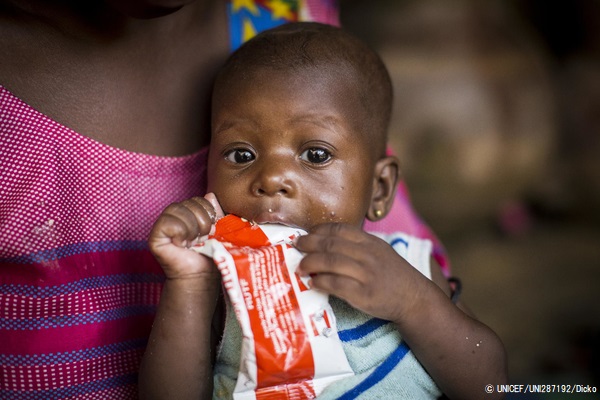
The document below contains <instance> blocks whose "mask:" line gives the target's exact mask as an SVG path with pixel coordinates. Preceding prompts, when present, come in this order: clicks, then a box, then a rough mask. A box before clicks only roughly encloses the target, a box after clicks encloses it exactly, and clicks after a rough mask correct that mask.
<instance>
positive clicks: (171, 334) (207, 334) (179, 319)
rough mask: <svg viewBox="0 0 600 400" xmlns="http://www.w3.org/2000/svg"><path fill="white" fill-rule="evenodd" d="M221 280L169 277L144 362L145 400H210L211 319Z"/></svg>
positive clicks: (142, 389)
mask: <svg viewBox="0 0 600 400" xmlns="http://www.w3.org/2000/svg"><path fill="white" fill-rule="evenodd" d="M218 297H219V283H218V281H217V282H215V281H214V279H211V280H206V279H201V278H189V279H167V280H166V282H165V285H164V288H163V292H162V295H161V300H160V304H159V307H158V312H157V314H156V318H155V320H154V324H153V327H152V332H151V334H150V338H149V341H148V347H147V348H146V352H145V354H144V358H143V360H142V366H141V369H140V377H139V382H140V384H139V387H140V398H142V399H208V398H210V397H211V396H212V365H211V360H212V352H213V351H214V349H213V346H212V345H211V321H212V319H213V314H214V312H215V308H216V305H217V299H218Z"/></svg>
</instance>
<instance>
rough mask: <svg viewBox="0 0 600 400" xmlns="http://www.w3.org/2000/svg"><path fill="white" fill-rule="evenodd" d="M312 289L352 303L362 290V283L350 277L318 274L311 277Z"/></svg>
mask: <svg viewBox="0 0 600 400" xmlns="http://www.w3.org/2000/svg"><path fill="white" fill-rule="evenodd" d="M309 285H310V286H311V288H314V289H318V290H322V291H324V292H326V293H329V294H331V295H334V296H336V297H339V298H340V299H343V300H346V301H347V302H350V301H351V299H352V298H353V297H356V294H357V293H360V290H361V288H362V286H361V284H360V282H358V281H356V280H354V279H352V278H351V277H348V276H343V275H335V274H318V275H314V276H312V277H311V280H310V283H309Z"/></svg>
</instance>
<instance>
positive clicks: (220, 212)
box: [204, 192, 225, 219]
mask: <svg viewBox="0 0 600 400" xmlns="http://www.w3.org/2000/svg"><path fill="white" fill-rule="evenodd" d="M204 198H205V199H206V200H208V202H209V203H210V204H211V205H212V206H213V209H214V210H215V212H216V218H217V219H219V218H223V217H224V216H225V213H224V212H223V209H222V208H221V205H220V204H219V201H218V200H217V196H215V194H214V193H212V192H211V193H207V194H206V196H204Z"/></svg>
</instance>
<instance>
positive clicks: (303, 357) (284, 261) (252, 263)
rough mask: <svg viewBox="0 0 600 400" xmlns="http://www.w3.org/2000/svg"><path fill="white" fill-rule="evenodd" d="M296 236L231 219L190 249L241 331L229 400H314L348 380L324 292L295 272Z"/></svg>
mask: <svg viewBox="0 0 600 400" xmlns="http://www.w3.org/2000/svg"><path fill="white" fill-rule="evenodd" d="M304 234H306V232H304V231H303V230H301V229H297V228H290V227H287V226H284V225H279V224H261V225H257V224H254V223H251V222H249V221H247V220H245V219H242V218H239V217H237V216H234V215H228V216H226V217H223V218H221V219H219V220H218V221H217V223H216V226H215V231H214V233H213V234H211V235H210V236H208V237H207V238H206V239H205V240H203V241H202V242H201V243H200V244H198V245H196V246H194V247H193V249H194V250H195V251H197V252H199V253H202V254H204V255H207V256H209V257H211V258H212V259H213V260H214V261H215V263H216V265H217V267H218V268H219V270H220V271H221V275H222V280H223V286H224V288H225V290H226V291H227V294H228V296H229V299H230V301H231V305H232V306H233V309H234V311H235V314H236V317H237V320H238V322H239V323H240V326H241V329H242V336H243V339H242V356H241V360H240V370H239V373H238V379H237V384H236V387H235V390H234V399H235V400H254V399H257V400H266V399H269V400H275V399H277V400H287V399H290V400H292V399H293V400H300V399H314V398H316V397H317V396H318V395H319V394H320V393H321V392H322V391H323V389H324V388H325V387H326V386H328V385H329V384H331V383H333V382H335V381H336V380H339V379H342V378H345V377H348V376H352V375H353V374H354V373H353V372H352V368H351V367H350V365H349V364H348V359H347V358H346V355H345V353H344V350H343V348H342V343H341V341H340V339H339V337H338V333H337V328H336V320H335V316H334V314H333V310H332V309H331V306H330V305H329V301H328V299H329V296H328V295H327V294H326V293H323V292H320V291H318V290H315V289H311V288H309V287H308V285H307V284H306V278H303V277H300V276H299V275H298V274H296V273H295V271H296V267H297V266H298V263H299V262H300V260H301V259H302V257H303V255H302V253H300V252H299V251H298V250H296V249H295V248H294V247H293V246H292V240H293V239H294V238H295V237H297V236H300V235H304Z"/></svg>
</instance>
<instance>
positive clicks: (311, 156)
mask: <svg viewBox="0 0 600 400" xmlns="http://www.w3.org/2000/svg"><path fill="white" fill-rule="evenodd" d="M300 158H301V159H302V160H304V161H308V162H309V163H312V164H322V163H324V162H327V161H329V160H330V159H331V154H330V153H329V152H328V151H327V150H325V149H321V148H318V147H313V148H310V149H308V150H306V151H304V152H303V153H302V154H301V155H300Z"/></svg>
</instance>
